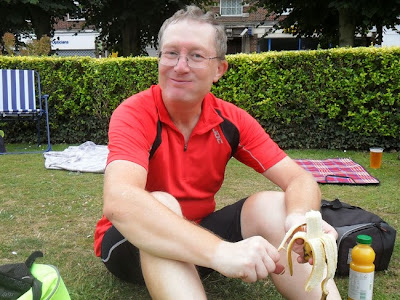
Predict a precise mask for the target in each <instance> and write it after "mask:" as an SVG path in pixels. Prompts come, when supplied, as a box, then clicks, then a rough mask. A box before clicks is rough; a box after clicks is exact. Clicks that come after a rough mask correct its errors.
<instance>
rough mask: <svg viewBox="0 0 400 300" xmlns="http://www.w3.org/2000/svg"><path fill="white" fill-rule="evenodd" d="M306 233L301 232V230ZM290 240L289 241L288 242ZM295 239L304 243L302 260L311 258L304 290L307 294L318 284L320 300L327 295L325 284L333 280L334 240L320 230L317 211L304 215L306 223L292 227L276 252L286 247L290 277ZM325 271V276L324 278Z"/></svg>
mask: <svg viewBox="0 0 400 300" xmlns="http://www.w3.org/2000/svg"><path fill="white" fill-rule="evenodd" d="M304 228H305V229H306V231H305V232H304V231H301V230H302V229H304ZM289 239H290V241H289ZM296 239H302V240H303V241H304V246H303V247H304V259H305V260H307V261H308V260H309V259H310V258H312V260H313V265H312V271H311V274H310V276H309V277H308V280H307V282H306V285H305V287H304V289H305V290H306V291H307V292H309V291H311V290H312V289H313V288H314V287H316V286H317V285H318V284H321V289H322V299H325V298H326V296H327V295H328V290H327V288H326V284H327V282H328V280H329V279H331V278H333V277H334V275H335V272H336V266H337V257H338V250H337V245H336V240H335V238H334V237H333V236H332V235H331V234H327V233H324V232H323V230H322V217H321V213H320V212H319V211H314V210H311V211H309V212H307V213H306V223H304V224H300V225H298V226H293V227H292V228H291V229H290V230H289V231H288V232H287V233H286V235H285V237H284V238H283V240H282V243H281V245H280V246H279V247H278V251H280V250H281V249H285V245H286V243H288V247H287V259H288V264H289V270H290V275H293V266H292V247H293V243H294V241H295V240H296ZM325 269H326V276H325V277H324V273H325Z"/></svg>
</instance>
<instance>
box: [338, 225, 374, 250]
mask: <svg viewBox="0 0 400 300" xmlns="http://www.w3.org/2000/svg"><path fill="white" fill-rule="evenodd" d="M348 226H352V225H348ZM370 227H377V228H378V229H381V227H380V226H378V224H376V223H364V224H360V225H358V226H356V227H353V228H352V229H350V230H348V231H346V232H344V233H343V235H342V236H341V237H340V239H339V240H338V243H337V247H338V249H339V247H340V244H341V243H342V240H343V239H344V238H346V237H348V236H349V235H350V234H352V233H354V232H357V231H360V230H361V229H364V228H370Z"/></svg>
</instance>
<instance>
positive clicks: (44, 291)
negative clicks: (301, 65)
mask: <svg viewBox="0 0 400 300" xmlns="http://www.w3.org/2000/svg"><path fill="white" fill-rule="evenodd" d="M39 257H43V253H42V252H40V251H35V252H33V253H32V254H31V255H30V256H29V257H28V259H27V260H26V261H25V262H24V263H14V264H6V265H1V266H0V299H1V300H17V299H19V300H45V299H46V300H70V299H71V298H70V296H69V294H68V290H67V288H66V287H65V284H64V282H63V280H62V278H61V276H60V273H59V271H58V269H57V268H56V267H55V266H52V265H47V264H36V263H35V260H36V259H37V258H39Z"/></svg>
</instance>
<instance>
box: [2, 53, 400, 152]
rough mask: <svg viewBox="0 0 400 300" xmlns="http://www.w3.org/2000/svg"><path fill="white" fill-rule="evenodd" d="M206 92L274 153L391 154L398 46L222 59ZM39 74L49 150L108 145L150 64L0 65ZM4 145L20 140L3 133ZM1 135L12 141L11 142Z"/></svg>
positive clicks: (68, 61) (15, 61) (396, 119)
mask: <svg viewBox="0 0 400 300" xmlns="http://www.w3.org/2000/svg"><path fill="white" fill-rule="evenodd" d="M227 60H228V62H229V65H230V68H229V70H228V72H227V74H225V75H224V76H223V77H222V78H221V80H220V81H219V82H218V83H217V84H215V86H214V87H213V92H214V93H215V94H216V95H217V96H218V97H221V98H223V99H225V100H228V101H230V102H232V103H235V104H236V105H238V106H240V107H242V108H244V109H245V110H247V111H248V112H249V113H250V114H252V115H253V116H255V117H256V118H257V119H258V120H259V121H260V123H261V124H262V125H263V127H264V128H265V129H266V131H267V132H269V133H270V134H271V136H272V137H273V138H274V139H275V140H276V141H277V142H278V143H279V144H280V145H281V146H282V147H283V148H286V149H287V148H332V149H366V148H368V147H369V146H372V145H382V146H384V147H385V148H386V149H389V148H390V149H397V150H398V149H400V137H399V133H400V100H399V91H400V48H373V47H371V48H352V49H344V48H342V49H331V50H318V51H291V52H268V53H262V54H250V55H247V54H238V55H229V56H228V57H227ZM0 68H32V69H35V70H37V71H39V73H40V75H41V80H42V86H43V91H44V92H45V93H47V94H49V95H50V100H49V102H50V120H51V135H52V141H53V142H54V143H59V142H66V143H81V142H84V141H86V140H91V141H94V142H95V143H103V144H104V143H106V142H107V125H108V120H109V117H110V115H111V113H112V111H113V110H114V109H115V107H116V106H117V105H118V104H119V103H120V102H121V101H122V100H123V99H125V98H127V97H128V96H130V95H131V94H134V93H136V92H138V91H141V90H143V89H146V88H148V87H149V86H150V85H151V84H155V83H156V82H157V61H156V59H154V58H114V59H112V58H110V59H91V58H53V57H46V58H32V57H30V58H21V57H0ZM3 127H4V128H5V131H6V133H8V138H9V140H11V141H14V142H15V141H18V142H20V141H23V140H26V139H27V138H28V134H24V133H23V132H21V129H20V128H17V127H15V126H14V125H11V123H8V124H6V125H5V126H3ZM10 133H11V135H12V137H10Z"/></svg>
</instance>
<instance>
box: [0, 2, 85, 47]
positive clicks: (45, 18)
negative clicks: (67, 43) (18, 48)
mask: <svg viewBox="0 0 400 300" xmlns="http://www.w3.org/2000/svg"><path fill="white" fill-rule="evenodd" d="M76 10H77V6H76V1H73V0H57V1H54V0H2V1H1V2H0V34H4V33H5V32H13V33H17V32H23V31H30V30H33V32H34V33H35V35H36V36H37V38H38V39H40V38H41V37H42V36H44V35H47V36H52V34H53V25H54V23H55V22H56V20H57V18H63V17H64V16H65V15H66V14H67V13H70V12H75V11H76Z"/></svg>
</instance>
